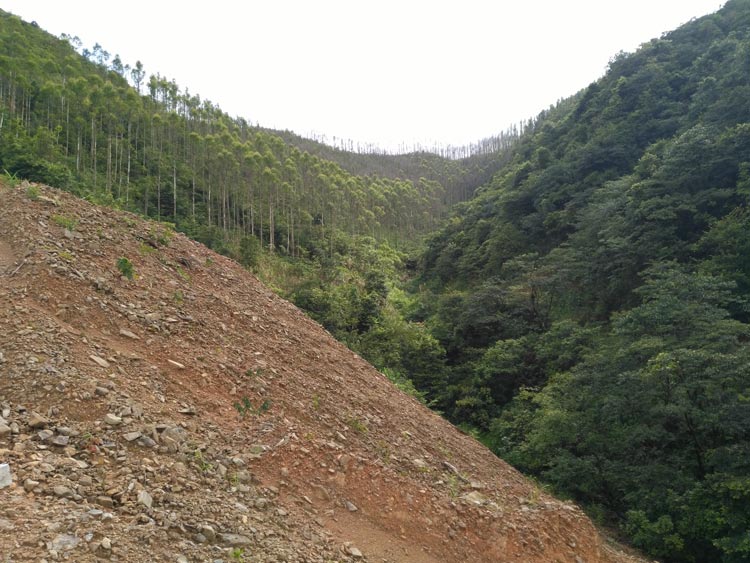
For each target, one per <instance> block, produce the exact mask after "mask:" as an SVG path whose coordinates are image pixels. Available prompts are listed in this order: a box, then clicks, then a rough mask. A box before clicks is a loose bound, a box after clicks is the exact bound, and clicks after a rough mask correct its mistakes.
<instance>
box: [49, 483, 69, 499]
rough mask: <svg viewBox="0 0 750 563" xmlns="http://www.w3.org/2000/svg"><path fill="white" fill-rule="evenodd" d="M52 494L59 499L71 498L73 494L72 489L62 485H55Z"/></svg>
mask: <svg viewBox="0 0 750 563" xmlns="http://www.w3.org/2000/svg"><path fill="white" fill-rule="evenodd" d="M52 492H53V493H55V496H57V497H60V498H71V497H72V496H73V495H74V494H75V492H74V491H73V489H70V488H69V487H66V486H64V485H55V486H54V488H53V489H52Z"/></svg>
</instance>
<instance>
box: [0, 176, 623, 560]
mask: <svg viewBox="0 0 750 563" xmlns="http://www.w3.org/2000/svg"><path fill="white" fill-rule="evenodd" d="M120 258H127V259H128V260H129V262H130V263H131V264H132V268H133V273H134V278H133V279H132V280H130V279H127V278H125V277H123V276H122V275H121V270H120V269H118V267H117V261H118V260H119V259H120ZM122 268H123V270H124V271H127V267H126V266H125V265H123V266H122ZM0 408H1V409H2V412H0V415H1V418H0V463H2V462H7V463H9V464H10V467H11V471H12V475H13V484H12V485H11V486H10V487H7V488H5V489H0V499H1V502H0V530H2V533H1V534H0V554H2V558H0V559H2V560H11V561H27V560H28V561H32V560H33V561H37V560H40V559H42V558H47V559H63V560H71V561H94V560H98V559H111V560H119V561H150V560H154V561H157V560H158V561H178V560H179V561H185V560H187V561H214V560H231V559H233V558H234V559H238V560H245V561H348V560H367V561H383V562H396V561H415V562H436V561H442V562H445V561H448V562H450V561H456V562H459V561H460V562H480V561H509V562H510V561H518V562H521V561H523V562H540V563H541V562H552V561H560V562H563V561H565V562H567V561H569V562H576V563H580V562H582V561H585V562H597V561H601V562H606V561H613V562H614V561H628V560H631V559H630V558H629V557H628V556H626V555H624V554H622V553H621V552H620V551H619V550H617V549H616V548H615V547H613V546H609V545H606V544H605V542H603V540H602V539H601V538H600V536H599V535H598V533H597V532H596V530H595V529H594V527H593V526H592V525H591V523H590V522H589V521H588V519H587V518H586V517H585V516H584V515H583V514H582V512H581V511H580V510H579V509H578V508H577V507H575V506H573V505H571V504H566V503H562V502H560V501H557V500H555V499H552V498H550V497H548V496H547V495H545V494H544V493H543V492H542V491H540V490H539V489H538V488H537V487H535V486H534V485H533V484H531V483H529V482H528V481H527V480H525V479H524V478H523V477H522V476H521V475H520V474H518V473H517V472H516V471H515V470H513V469H512V468H510V467H509V466H507V465H506V464H505V463H503V462H502V461H500V460H499V459H497V458H496V457H494V456H493V455H492V454H491V453H490V452H489V451H488V450H487V449H486V448H484V447H483V446H482V445H480V444H479V443H478V442H476V441H475V440H473V439H472V438H470V437H468V436H466V435H464V434H462V433H460V432H459V431H457V430H456V429H455V428H453V427H452V426H451V425H449V424H448V423H447V422H445V421H444V420H442V419H441V418H440V417H438V416H437V415H435V414H434V413H431V412H430V411H429V410H428V409H426V408H424V407H423V406H422V405H420V404H419V403H418V402H416V401H415V400H413V399H412V398H410V397H408V396H406V395H404V394H403V393H401V392H400V391H398V390H397V389H396V388H395V387H393V386H392V385H391V384H390V383H389V382H388V381H387V379H386V378H385V377H384V376H382V375H381V374H379V373H378V372H377V371H376V370H374V369H373V368H372V367H371V366H370V365H369V364H367V363H366V362H364V361H363V360H362V359H361V358H359V357H358V356H357V355H355V354H353V353H352V352H351V351H349V350H348V349H347V348H345V347H344V346H342V345H341V344H339V343H338V342H336V341H335V340H334V339H333V338H332V337H331V336H330V335H329V334H328V333H327V332H326V331H325V330H323V329H322V328H321V327H320V326H319V325H317V324H316V323H315V322H313V321H311V320H310V319H308V318H307V317H306V316H305V315H304V314H303V313H302V312H301V311H299V310H298V309H297V308H296V307H294V306H293V305H291V304H290V303H288V302H286V301H284V300H283V299H281V298H279V297H277V296H276V295H274V294H273V293H272V292H270V291H269V290H268V289H266V288H265V287H264V286H263V285H262V284H261V283H260V282H258V281H257V280H256V279H255V278H254V277H253V276H252V275H250V274H249V273H247V272H246V271H244V270H243V269H242V268H241V267H239V266H238V265H237V264H236V263H234V262H232V261H230V260H228V259H226V258H224V257H222V256H219V255H217V254H215V253H213V252H211V251H209V250H208V249H206V248H205V247H203V246H201V245H200V244H197V243H195V242H193V241H190V240H189V239H187V238H185V237H184V236H182V235H179V234H174V233H172V232H171V231H170V230H169V229H168V228H166V227H164V226H162V225H159V224H157V223H151V222H146V221H143V220H141V219H139V218H137V217H135V216H133V215H130V214H126V213H120V212H116V211H113V210H109V209H102V208H98V207H95V206H92V205H90V204H88V203H85V202H83V201H81V200H77V199H75V198H73V197H72V196H70V195H68V194H65V193H62V192H58V191H55V190H52V189H49V188H43V187H34V189H32V190H28V186H19V187H17V188H9V187H5V186H0ZM633 560H634V559H633Z"/></svg>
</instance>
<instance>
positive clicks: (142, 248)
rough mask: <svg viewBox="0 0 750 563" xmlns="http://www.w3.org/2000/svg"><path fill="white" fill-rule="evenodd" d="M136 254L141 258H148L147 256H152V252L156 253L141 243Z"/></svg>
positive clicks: (152, 248) (150, 247)
mask: <svg viewBox="0 0 750 563" xmlns="http://www.w3.org/2000/svg"><path fill="white" fill-rule="evenodd" d="M138 252H139V253H140V254H141V255H142V256H148V255H149V254H153V253H154V252H156V249H155V248H154V247H153V246H151V245H148V244H146V243H145V242H142V243H140V244H139V245H138Z"/></svg>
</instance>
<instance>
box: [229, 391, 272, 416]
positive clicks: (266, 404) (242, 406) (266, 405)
mask: <svg viewBox="0 0 750 563" xmlns="http://www.w3.org/2000/svg"><path fill="white" fill-rule="evenodd" d="M234 408H235V409H237V412H238V413H239V415H240V417H242V418H245V417H246V416H247V415H248V414H262V413H264V412H266V411H267V410H268V409H270V408H271V401H269V400H268V399H266V400H265V401H263V402H262V403H261V405H260V406H259V407H258V408H257V409H256V408H255V407H254V406H253V403H252V402H251V401H250V399H249V398H248V397H246V396H245V397H242V401H241V402H238V403H235V404H234Z"/></svg>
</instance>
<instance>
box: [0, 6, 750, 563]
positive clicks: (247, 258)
mask: <svg viewBox="0 0 750 563" xmlns="http://www.w3.org/2000/svg"><path fill="white" fill-rule="evenodd" d="M74 43H75V41H74V40H73V39H71V38H68V39H67V40H66V41H61V40H59V39H55V38H53V37H51V36H49V35H47V34H45V33H44V32H42V31H41V30H39V29H36V28H34V27H33V26H32V25H30V24H26V23H24V22H22V21H21V20H20V19H18V18H15V17H14V16H10V15H9V14H4V13H0V111H1V112H2V113H1V114H0V143H1V144H0V169H5V170H6V171H7V175H8V177H9V178H14V177H19V178H20V177H25V178H29V179H32V180H40V181H45V182H47V183H50V184H52V185H56V186H59V187H63V188H67V189H70V190H72V191H74V192H76V193H79V194H81V195H84V196H87V197H89V198H92V199H95V200H97V201H101V202H106V203H109V204H112V205H119V206H122V207H124V208H128V209H132V210H137V211H139V212H141V213H143V214H146V215H149V216H152V217H155V218H157V219H161V220H166V221H170V222H173V223H176V224H177V226H178V228H180V229H182V230H184V231H186V232H188V233H189V234H191V235H192V236H194V237H196V238H197V239H199V240H201V241H203V242H206V243H207V244H209V245H211V246H213V247H214V248H216V249H218V250H220V251H223V252H225V253H227V254H230V255H232V256H234V257H235V258H237V259H238V260H240V261H241V262H243V263H244V264H245V265H247V266H248V267H251V268H253V269H254V270H255V271H256V272H258V273H260V274H261V275H263V276H264V278H265V279H266V280H267V281H269V282H270V283H271V284H272V285H274V286H275V287H276V288H277V289H278V290H280V291H282V292H283V293H284V294H285V295H287V296H289V297H291V298H292V299H294V301H295V303H297V304H298V305H300V306H301V307H303V308H304V309H305V310H306V311H307V312H308V313H309V314H310V315H311V316H313V317H314V318H315V319H317V320H319V321H320V322H321V323H323V324H324V326H325V327H326V328H327V329H328V330H329V331H331V332H332V333H333V334H334V335H335V336H336V337H338V338H339V339H341V340H343V341H344V342H346V343H347V344H348V345H349V346H351V347H352V348H353V349H354V350H356V351H358V352H360V353H361V354H363V355H364V356H365V357H366V358H367V359H368V360H370V361H371V362H372V363H374V364H375V365H376V366H377V367H378V368H379V369H381V370H383V371H384V372H385V373H387V374H388V375H389V376H390V377H391V378H392V379H393V380H394V381H395V382H396V383H397V384H398V385H400V386H401V387H402V388H403V389H405V390H406V391H408V392H410V393H413V394H415V395H416V396H418V397H420V398H421V399H422V400H424V401H425V402H427V403H428V404H429V405H430V406H432V407H433V408H436V409H438V410H439V411H441V412H442V413H443V414H444V415H445V416H446V417H448V418H449V419H450V420H452V421H453V422H455V423H456V424H459V425H461V426H462V427H464V428H465V429H466V430H467V431H471V432H475V433H476V434H477V435H478V436H479V437H480V438H481V439H482V440H484V441H485V442H486V443H487V444H488V445H489V446H490V447H491V448H492V449H493V450H494V451H495V452H497V453H498V454H499V455H501V456H502V457H504V458H505V459H507V460H509V461H510V462H512V463H513V464H515V465H516V466H517V467H519V468H520V469H522V470H523V471H525V472H527V473H529V474H532V475H535V476H537V477H538V478H539V479H540V480H541V481H542V482H544V483H547V484H548V485H549V486H551V487H552V488H553V489H554V490H555V491H556V492H557V493H558V494H561V495H565V496H569V497H572V498H575V499H576V500H577V501H579V502H581V503H583V505H584V506H586V507H587V509H588V510H589V511H590V513H591V514H592V515H594V516H595V517H597V518H598V519H599V520H600V521H601V522H602V523H605V524H607V525H610V526H612V527H616V528H617V529H618V530H619V533H621V534H623V535H624V536H626V537H627V538H629V540H630V541H631V542H632V543H633V544H634V545H635V546H637V547H639V548H641V549H643V550H644V551H646V552H647V553H649V554H650V555H652V556H654V557H659V558H662V559H664V560H665V561H670V562H677V561H684V562H703V561H722V562H727V563H729V562H732V563H734V562H740V561H748V560H750V509H749V508H748V507H750V400H749V399H748V397H750V348H749V347H748V342H750V325H748V323H749V322H750V303H749V302H748V295H749V292H750V259H749V258H748V256H750V209H748V201H749V198H750V0H730V1H729V2H727V4H726V5H725V6H724V7H723V8H722V9H721V10H719V11H718V12H717V13H715V14H712V15H709V16H705V17H702V18H700V19H696V20H693V21H691V22H689V23H688V24H686V25H685V26H682V27H681V28H679V29H677V30H675V31H672V32H670V33H666V34H664V35H663V36H662V37H660V38H656V39H653V40H651V41H650V42H648V43H645V44H644V45H642V46H641V48H640V49H639V50H638V51H636V52H635V53H629V54H628V53H620V54H618V55H616V56H615V57H614V58H613V59H612V60H611V63H610V66H609V69H608V72H607V73H606V75H605V76H603V77H602V78H601V79H599V80H597V81H596V82H594V83H592V84H591V85H589V86H588V87H587V88H585V89H584V90H582V91H581V92H579V93H577V94H576V95H574V96H572V97H571V98H568V99H566V100H562V101H561V102H560V103H558V104H557V105H556V106H555V107H552V108H549V109H548V110H545V111H544V112H542V113H541V114H540V115H539V116H538V117H537V118H536V119H534V120H530V121H529V122H528V123H527V124H524V126H523V127H519V128H518V129H514V130H511V131H508V132H506V133H504V134H502V135H499V136H498V137H496V138H493V139H491V140H487V141H486V142H484V143H481V142H480V143H477V145H476V146H475V147H473V148H472V147H469V148H467V149H466V151H465V152H461V151H459V152H456V153H452V154H444V155H438V154H431V153H429V152H415V153H411V154H405V155H388V154H383V153H382V151H377V150H375V149H374V148H373V149H368V148H367V147H365V148H364V150H362V148H361V147H360V149H359V151H357V150H356V147H353V146H348V147H347V146H343V147H342V146H339V147H336V148H334V147H331V146H328V145H325V144H323V143H320V142H318V141H315V140H310V139H303V138H301V137H299V136H296V135H294V134H292V133H289V132H275V131H270V130H265V129H262V128H259V127H256V126H251V125H249V124H248V123H246V122H245V121H243V120H242V119H230V118H229V117H228V116H226V115H225V114H224V113H223V112H222V111H221V110H220V109H219V108H218V107H217V106H214V105H213V104H211V103H209V102H206V101H203V100H201V99H200V98H199V97H198V96H194V95H191V94H189V93H187V92H181V91H180V89H179V87H177V85H176V84H174V83H173V82H171V81H169V80H166V79H164V78H163V77H161V76H159V75H154V76H150V77H148V78H147V77H146V75H145V72H144V71H143V68H142V65H140V64H136V65H135V67H133V68H126V65H124V64H123V63H122V61H119V60H118V59H119V58H117V57H116V58H115V60H112V61H111V62H110V61H109V55H108V54H107V53H106V51H104V50H103V49H102V48H101V47H100V46H95V48H93V49H92V50H90V51H87V52H85V53H84V54H85V55H86V56H80V55H79V54H78V53H77V52H76V50H75V49H74V47H73V45H72V44H74ZM115 61H117V62H115ZM347 148H348V149H355V150H354V151H352V150H344V149H347ZM446 156H447V157H450V158H445V157H446ZM449 206H452V207H450V210H449ZM423 237H426V238H423ZM419 241H424V242H423V243H422V245H421V246H419V245H418V244H417V243H418V242H419ZM136 266H137V265H136Z"/></svg>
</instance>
